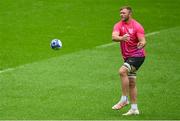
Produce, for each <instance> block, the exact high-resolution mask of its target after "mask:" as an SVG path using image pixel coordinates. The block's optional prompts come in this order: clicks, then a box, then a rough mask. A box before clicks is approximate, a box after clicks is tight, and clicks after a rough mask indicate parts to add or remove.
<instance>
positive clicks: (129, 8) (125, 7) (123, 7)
mask: <svg viewBox="0 0 180 121" xmlns="http://www.w3.org/2000/svg"><path fill="white" fill-rule="evenodd" d="M123 9H127V10H129V13H132V12H133V11H132V8H131V7H130V6H122V7H121V8H120V11H121V10H123Z"/></svg>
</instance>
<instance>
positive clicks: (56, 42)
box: [50, 39, 62, 50]
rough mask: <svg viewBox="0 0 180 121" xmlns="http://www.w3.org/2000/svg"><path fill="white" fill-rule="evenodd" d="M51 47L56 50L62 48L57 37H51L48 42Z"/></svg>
mask: <svg viewBox="0 0 180 121" xmlns="http://www.w3.org/2000/svg"><path fill="white" fill-rule="evenodd" d="M50 46H51V48H52V49H54V50H58V49H60V48H62V42H61V40H59V39H53V40H52V41H51V44H50Z"/></svg>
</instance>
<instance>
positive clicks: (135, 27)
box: [113, 19, 145, 59]
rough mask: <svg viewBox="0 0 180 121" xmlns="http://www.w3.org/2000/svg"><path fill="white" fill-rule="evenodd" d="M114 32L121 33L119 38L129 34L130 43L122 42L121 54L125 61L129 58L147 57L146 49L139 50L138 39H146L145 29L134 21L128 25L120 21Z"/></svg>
mask: <svg viewBox="0 0 180 121" xmlns="http://www.w3.org/2000/svg"><path fill="white" fill-rule="evenodd" d="M113 32H119V36H123V35H125V34H128V35H129V37H128V41H126V42H125V41H121V42H120V47H121V53H122V56H123V58H124V59H126V58H128V57H145V50H144V48H142V49H138V48H137V44H138V42H139V41H138V37H144V28H143V27H142V26H141V25H140V24H139V23H138V22H137V21H136V20H134V19H131V20H130V21H129V22H128V23H126V22H124V21H120V22H118V23H116V24H115V26H114V29H113Z"/></svg>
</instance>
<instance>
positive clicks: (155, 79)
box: [0, 27, 180, 120]
mask: <svg viewBox="0 0 180 121" xmlns="http://www.w3.org/2000/svg"><path fill="white" fill-rule="evenodd" d="M179 32H180V27H177V28H173V29H169V30H167V31H162V32H160V34H158V36H156V35H152V36H149V37H148V39H147V40H148V46H147V52H148V56H147V58H146V61H145V63H144V65H143V66H142V68H141V69H140V70H139V73H138V81H137V85H138V91H139V96H138V99H139V100H138V103H139V109H140V111H141V115H140V116H135V117H123V116H121V114H122V113H124V112H126V111H127V110H128V109H129V108H130V107H129V106H128V107H126V108H124V109H123V110H121V111H113V110H111V106H112V105H113V104H114V103H116V102H117V101H118V99H119V96H120V87H119V86H120V84H119V76H118V68H119V67H120V66H121V64H122V59H121V57H120V53H119V46H118V45H114V46H110V47H108V48H99V49H98V48H94V49H89V50H85V51H80V52H76V53H72V54H68V55H64V56H61V57H55V58H51V59H48V60H44V61H40V62H36V63H32V64H28V65H24V66H23V67H22V68H17V69H15V70H13V71H9V72H6V73H1V74H0V79H1V80H0V83H1V85H0V89H1V90H0V91H1V93H0V99H1V101H0V119H31V120H33V119H39V120H40V119H41V120H42V119H47V120H48V119H49V120H50V119H84V120H85V119H102V120H103V119H107V120H108V119H116V120H120V119H121V120H122V119H123V120H126V119H134V120H136V119H180V118H179V113H180V109H179V106H178V105H179V100H180V97H179V92H180V90H179V88H178V87H177V86H178V85H179V81H178V80H179V78H180V76H179V75H177V74H176V73H179V67H180V64H179V61H180V60H179V59H180V58H179V52H180V51H179V48H177V45H178V44H179V40H178V38H177V36H178V34H179ZM170 39H172V40H173V43H169V40H170ZM167 43H168V44H167ZM174 65H176V66H174ZM175 72H176V73H175ZM169 103H171V104H169ZM157 107H158V108H157Z"/></svg>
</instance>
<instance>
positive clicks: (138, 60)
mask: <svg viewBox="0 0 180 121" xmlns="http://www.w3.org/2000/svg"><path fill="white" fill-rule="evenodd" d="M144 60H145V57H129V58H127V59H125V61H124V62H125V63H128V64H129V65H130V66H133V67H135V68H136V70H138V69H139V67H140V66H141V65H142V64H143V62H144Z"/></svg>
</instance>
